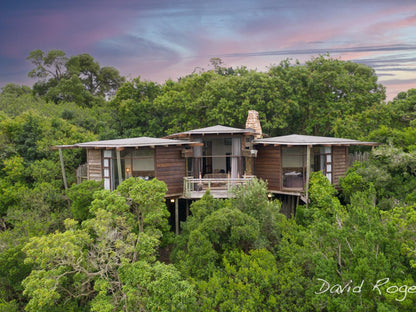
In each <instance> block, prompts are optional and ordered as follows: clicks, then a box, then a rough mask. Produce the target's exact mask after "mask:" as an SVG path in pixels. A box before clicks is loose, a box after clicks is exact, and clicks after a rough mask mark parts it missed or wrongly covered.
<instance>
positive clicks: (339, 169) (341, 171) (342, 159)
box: [332, 146, 348, 186]
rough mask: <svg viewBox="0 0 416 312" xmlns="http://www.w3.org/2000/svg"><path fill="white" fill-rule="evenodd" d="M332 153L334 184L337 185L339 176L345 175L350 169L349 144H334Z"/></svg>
mask: <svg viewBox="0 0 416 312" xmlns="http://www.w3.org/2000/svg"><path fill="white" fill-rule="evenodd" d="M332 155H333V158H334V159H333V161H332V166H333V172H332V175H333V176H332V184H334V185H335V186H337V185H338V183H339V178H341V177H343V176H344V175H345V172H346V171H347V169H348V146H333V147H332Z"/></svg>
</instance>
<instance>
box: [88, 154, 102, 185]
mask: <svg viewBox="0 0 416 312" xmlns="http://www.w3.org/2000/svg"><path fill="white" fill-rule="evenodd" d="M87 164H88V175H87V176H88V180H95V181H101V180H102V179H103V168H102V160H101V150H96V149H87Z"/></svg>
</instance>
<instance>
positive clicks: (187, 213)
mask: <svg viewBox="0 0 416 312" xmlns="http://www.w3.org/2000/svg"><path fill="white" fill-rule="evenodd" d="M188 217H189V200H188V199H186V218H187V219H188Z"/></svg>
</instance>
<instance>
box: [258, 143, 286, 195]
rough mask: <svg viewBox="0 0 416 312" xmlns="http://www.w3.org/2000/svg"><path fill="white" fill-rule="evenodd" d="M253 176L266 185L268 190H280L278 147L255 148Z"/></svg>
mask: <svg viewBox="0 0 416 312" xmlns="http://www.w3.org/2000/svg"><path fill="white" fill-rule="evenodd" d="M257 150H258V152H257V158H256V164H255V172H254V174H255V175H256V176H257V177H258V178H260V179H263V180H265V181H267V183H268V188H269V190H272V191H279V190H280V189H281V176H282V174H281V156H280V155H281V150H280V146H276V147H274V146H261V145H258V146H257Z"/></svg>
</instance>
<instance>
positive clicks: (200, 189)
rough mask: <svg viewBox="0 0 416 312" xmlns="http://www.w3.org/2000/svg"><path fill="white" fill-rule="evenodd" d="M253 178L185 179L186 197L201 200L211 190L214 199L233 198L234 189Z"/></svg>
mask: <svg viewBox="0 0 416 312" xmlns="http://www.w3.org/2000/svg"><path fill="white" fill-rule="evenodd" d="M252 178H253V176H245V177H243V178H199V179H198V178H190V177H185V178H184V186H183V190H184V197H185V198H200V197H202V195H203V194H205V192H206V191H207V190H210V192H211V195H213V196H214V197H221V198H226V197H230V196H232V192H231V191H232V189H233V188H234V187H237V186H239V185H244V184H246V183H247V182H248V181H250V180H251V179H252Z"/></svg>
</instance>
